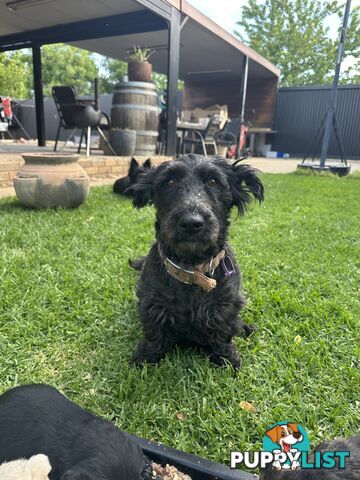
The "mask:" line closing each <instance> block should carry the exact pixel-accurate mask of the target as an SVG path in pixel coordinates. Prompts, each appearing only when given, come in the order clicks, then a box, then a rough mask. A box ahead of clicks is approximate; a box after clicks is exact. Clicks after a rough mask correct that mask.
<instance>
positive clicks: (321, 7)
mask: <svg viewBox="0 0 360 480" xmlns="http://www.w3.org/2000/svg"><path fill="white" fill-rule="evenodd" d="M343 11H344V6H343V5H339V3H338V2H337V1H334V0H264V2H262V3H259V2H258V1H257V0H249V1H248V4H247V5H245V6H244V7H243V9H242V18H241V21H240V22H238V25H239V26H240V27H241V30H242V32H243V34H241V33H240V32H239V31H237V32H235V33H236V34H237V35H238V36H240V38H241V39H242V40H243V41H244V42H245V43H248V44H249V45H250V46H251V47H252V48H254V49H255V50H256V51H258V52H259V53H261V54H262V55H263V56H264V57H265V58H267V59H268V60H270V61H271V62H273V63H275V64H276V65H277V66H278V67H279V68H280V69H281V70H282V74H281V83H282V85H283V86H289V85H304V84H307V85H311V84H313V85H314V84H325V83H331V80H332V77H333V74H334V66H335V60H336V51H337V45H338V38H336V39H332V38H331V37H330V36H329V28H328V27H327V26H326V20H327V19H328V18H329V17H330V16H331V15H337V16H339V17H342V15H343ZM359 25H360V21H359V8H358V7H355V8H354V9H353V13H352V19H351V23H350V27H349V34H348V43H347V47H346V50H345V55H347V56H349V55H353V54H354V53H355V54H356V52H359V41H360V38H359ZM353 72H354V68H353V67H351V68H350V72H347V76H348V78H350V77H351V75H352V73H353Z"/></svg>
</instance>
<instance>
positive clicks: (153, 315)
mask: <svg viewBox="0 0 360 480" xmlns="http://www.w3.org/2000/svg"><path fill="white" fill-rule="evenodd" d="M133 192H134V205H135V206H136V207H137V208H141V207H144V206H145V205H148V204H150V203H154V205H155V207H156V211H157V212H156V224H155V228H156V239H157V241H156V242H155V244H154V245H153V247H152V248H151V250H150V252H149V254H148V256H147V258H146V261H145V263H144V265H143V268H142V273H141V277H140V280H139V283H138V288H137V296H138V299H139V302H138V304H139V309H140V316H141V321H142V325H143V330H144V339H143V340H142V341H141V343H140V344H139V346H138V349H137V351H136V353H135V354H134V357H133V361H134V362H135V363H143V362H150V363H155V362H157V361H159V360H160V359H161V358H162V357H163V356H164V355H165V354H166V352H167V351H169V350H170V349H171V348H172V347H173V346H174V345H175V344H178V343H186V344H189V343H190V344H194V345H197V346H200V347H202V348H203V349H204V350H205V351H206V352H207V353H208V355H209V356H210V358H211V360H212V361H214V362H215V363H217V364H220V365H222V364H223V363H224V359H225V360H226V361H228V362H230V363H231V364H232V365H233V366H234V367H235V368H238V367H239V366H240V361H239V356H238V352H237V349H236V347H235V345H234V343H233V337H234V336H236V335H239V334H245V335H248V334H250V333H251V332H252V330H253V329H252V327H250V326H249V325H246V324H245V323H244V322H242V320H241V319H240V318H239V316H238V314H239V312H240V309H241V308H242V306H243V305H244V300H243V298H242V297H241V295H240V293H239V288H240V271H239V268H238V266H237V264H236V261H235V256H234V253H233V251H232V250H231V248H230V246H229V245H228V244H227V242H226V239H227V234H228V227H229V224H230V211H231V208H232V207H233V206H236V207H237V208H238V211H239V213H241V214H242V213H244V211H245V207H246V205H247V204H248V203H249V202H250V200H251V198H252V197H254V198H256V199H257V200H259V201H262V200H263V196H264V189H263V185H262V183H261V181H260V180H259V178H258V176H257V172H256V170H254V169H253V168H252V167H250V166H248V165H241V164H236V165H235V164H233V165H231V164H229V163H228V162H227V161H226V160H225V159H223V158H220V157H216V158H214V159H211V160H210V159H208V158H204V157H202V156H199V155H188V156H184V157H181V158H179V159H177V160H174V161H171V162H166V163H163V164H161V165H160V166H159V167H158V168H156V169H152V170H148V171H147V172H146V173H145V174H143V175H141V176H140V177H139V180H138V182H137V183H136V184H135V185H134V187H133ZM158 245H160V246H161V249H162V251H163V253H164V254H165V255H166V256H167V257H168V258H169V259H170V260H172V261H173V262H175V263H176V264H178V265H181V266H182V268H185V269H188V270H192V269H193V267H194V265H197V264H199V263H202V262H205V261H209V260H210V259H211V258H212V257H214V256H216V255H217V254H218V253H219V251H221V250H222V249H225V250H226V254H227V255H228V256H229V257H230V258H231V259H232V262H233V264H234V265H235V268H236V274H235V275H233V276H230V277H225V275H224V272H223V270H222V267H221V266H219V267H218V268H217V269H216V271H215V274H214V278H215V279H216V280H217V286H216V288H215V289H214V290H213V291H212V292H210V293H207V292H206V291H205V290H203V289H202V288H200V287H198V286H196V285H186V284H184V283H180V282H179V281H177V280H176V279H174V278H173V277H171V276H170V275H169V274H168V273H167V272H166V270H165V268H164V265H163V262H162V260H161V258H160V255H159V252H158ZM140 265H141V262H140V264H139V266H140Z"/></svg>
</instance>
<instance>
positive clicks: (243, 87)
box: [240, 55, 249, 125]
mask: <svg viewBox="0 0 360 480" xmlns="http://www.w3.org/2000/svg"><path fill="white" fill-rule="evenodd" d="M248 73H249V57H248V56H247V55H245V56H244V58H243V63H242V67H241V83H240V101H241V113H240V118H241V125H243V124H244V120H245V104H246V92H247V83H248Z"/></svg>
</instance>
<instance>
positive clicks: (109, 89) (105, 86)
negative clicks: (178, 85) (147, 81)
mask: <svg viewBox="0 0 360 480" xmlns="http://www.w3.org/2000/svg"><path fill="white" fill-rule="evenodd" d="M101 69H102V73H101V83H100V88H101V93H113V92H114V88H115V85H116V84H117V83H119V82H121V81H122V79H123V78H124V76H125V75H127V63H126V62H124V61H122V60H116V59H115V58H110V57H103V60H102V62H101ZM152 80H153V82H154V83H155V85H156V89H157V91H158V92H163V91H165V90H166V88H167V76H166V75H163V74H161V73H157V72H153V75H152Z"/></svg>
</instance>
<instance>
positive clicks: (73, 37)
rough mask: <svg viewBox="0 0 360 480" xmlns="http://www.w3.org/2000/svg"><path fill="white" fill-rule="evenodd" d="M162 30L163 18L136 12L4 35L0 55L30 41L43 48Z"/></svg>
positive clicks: (0, 43) (148, 12)
mask: <svg viewBox="0 0 360 480" xmlns="http://www.w3.org/2000/svg"><path fill="white" fill-rule="evenodd" d="M166 29H167V23H166V21H165V20H164V19H163V18H160V17H159V16H158V15H156V14H155V13H153V12H150V11H148V10H140V11H137V12H129V13H121V14H119V15H111V16H107V17H101V18H96V19H92V20H82V21H80V22H72V23H67V24H59V25H54V26H53V27H45V28H39V29H36V30H29V31H28V32H21V33H15V34H10V35H5V36H3V37H0V52H1V51H6V50H10V49H11V48H12V47H15V48H16V49H19V48H27V47H31V44H32V43H33V42H39V43H41V44H43V45H45V44H51V43H60V42H64V43H66V42H76V41H80V40H88V39H90V38H91V39H93V38H105V37H114V36H120V35H129V34H136V33H143V32H154V31H159V30H166Z"/></svg>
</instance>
